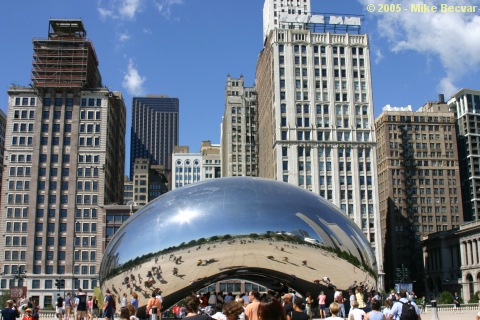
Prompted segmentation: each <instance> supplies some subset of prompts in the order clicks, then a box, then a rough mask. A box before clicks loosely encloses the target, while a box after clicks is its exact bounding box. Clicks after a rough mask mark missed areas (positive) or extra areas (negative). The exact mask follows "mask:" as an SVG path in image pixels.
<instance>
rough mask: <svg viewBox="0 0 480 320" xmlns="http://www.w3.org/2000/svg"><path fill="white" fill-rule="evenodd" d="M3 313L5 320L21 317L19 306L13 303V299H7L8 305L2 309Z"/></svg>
mask: <svg viewBox="0 0 480 320" xmlns="http://www.w3.org/2000/svg"><path fill="white" fill-rule="evenodd" d="M1 313H2V318H3V320H15V318H18V317H20V313H18V310H17V306H16V305H14V304H13V301H12V300H7V304H6V307H5V308H3V309H2V311H1Z"/></svg>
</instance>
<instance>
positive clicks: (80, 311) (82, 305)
mask: <svg viewBox="0 0 480 320" xmlns="http://www.w3.org/2000/svg"><path fill="white" fill-rule="evenodd" d="M77 301H78V302H77V315H76V317H75V320H85V319H86V318H87V294H86V293H85V292H83V291H82V288H78V293H77Z"/></svg>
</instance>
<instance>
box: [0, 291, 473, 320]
mask: <svg viewBox="0 0 480 320" xmlns="http://www.w3.org/2000/svg"><path fill="white" fill-rule="evenodd" d="M330 294H331V293H330ZM417 298H418V297H417V296H416V295H415V293H414V292H410V293H409V292H407V291H405V290H400V291H399V292H395V291H394V290H392V292H391V293H390V294H388V295H387V297H385V298H383V299H382V297H381V296H380V294H379V293H378V292H372V291H370V292H364V290H363V288H362V287H357V288H355V289H350V290H348V293H347V291H345V292H344V291H341V290H336V291H335V293H334V295H333V301H332V297H331V296H327V294H326V293H325V292H324V291H320V292H319V294H318V296H317V297H316V298H314V296H312V294H311V293H310V292H307V293H306V294H305V295H300V294H298V293H296V292H289V293H286V294H280V293H277V292H274V291H270V290H269V291H268V292H266V293H263V294H260V293H259V292H258V291H256V290H251V291H249V292H246V293H244V294H239V295H236V296H234V295H233V294H232V292H228V293H226V294H224V293H222V292H206V293H203V294H192V295H189V296H188V297H187V298H186V299H184V300H183V301H182V302H180V303H179V304H177V305H175V306H173V307H172V308H170V309H168V310H163V298H162V295H161V291H160V290H157V291H154V292H153V293H151V296H150V298H149V299H148V301H147V304H146V309H145V312H146V315H147V319H149V320H161V319H162V317H169V318H171V317H174V318H177V319H187V318H188V319H187V320H207V319H216V320H312V319H313V317H320V318H321V319H334V320H336V318H338V319H347V320H392V319H400V315H401V314H402V312H409V313H410V312H411V313H412V315H413V316H412V319H414V316H415V315H416V317H417V320H421V313H422V312H426V310H425V297H423V298H422V299H419V300H418V301H421V303H420V305H417V304H416V302H415V301H416V300H417ZM329 300H330V301H329ZM116 301H118V303H120V304H121V305H120V308H118V309H117V305H116ZM454 303H455V309H454V311H455V312H460V313H461V309H460V298H459V297H458V294H457V293H455V295H454ZM405 306H407V307H405ZM347 308H348V310H347ZM479 308H480V302H479ZM38 310H39V307H38V306H35V304H34V301H33V299H31V298H30V299H22V300H21V301H20V302H19V306H17V303H16V301H14V300H8V301H7V303H6V307H5V308H3V309H2V310H1V315H2V320H16V319H17V318H21V319H22V320H38V319H39V312H38ZM55 312H56V318H57V319H59V320H71V318H73V320H94V319H95V320H98V318H104V319H105V320H114V317H118V316H120V318H121V319H122V320H138V318H137V312H138V295H137V293H136V292H133V293H132V294H131V298H128V297H127V294H126V293H124V294H123V295H122V297H121V298H118V297H116V296H115V295H113V294H112V293H111V292H110V290H109V289H107V290H106V292H105V296H104V298H103V303H102V304H99V301H98V300H97V298H96V297H95V296H87V295H86V294H85V293H84V292H83V291H82V289H81V288H80V289H78V292H76V293H75V295H73V296H72V295H71V294H70V293H67V294H66V296H64V297H62V296H61V295H60V294H58V296H57V300H56V303H55ZM477 319H480V313H479V316H478V317H477Z"/></svg>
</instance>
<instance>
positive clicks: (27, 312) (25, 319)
mask: <svg viewBox="0 0 480 320" xmlns="http://www.w3.org/2000/svg"><path fill="white" fill-rule="evenodd" d="M22 320H34V319H33V317H32V309H30V308H27V309H26V310H25V315H24V316H23V318H22Z"/></svg>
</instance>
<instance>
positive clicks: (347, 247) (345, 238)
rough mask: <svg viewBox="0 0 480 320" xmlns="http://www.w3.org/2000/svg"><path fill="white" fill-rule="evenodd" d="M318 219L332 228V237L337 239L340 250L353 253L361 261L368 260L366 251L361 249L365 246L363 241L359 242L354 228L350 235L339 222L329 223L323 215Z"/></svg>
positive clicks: (326, 226)
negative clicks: (365, 255)
mask: <svg viewBox="0 0 480 320" xmlns="http://www.w3.org/2000/svg"><path fill="white" fill-rule="evenodd" d="M318 219H319V220H320V221H321V222H322V224H321V225H323V226H325V228H328V229H329V230H330V234H331V235H332V238H333V239H335V240H336V245H337V246H338V247H339V248H340V250H342V251H346V252H348V253H350V254H351V255H353V256H355V257H357V258H358V260H360V261H361V262H365V261H366V259H365V257H364V252H362V251H360V248H363V246H362V244H361V243H358V241H357V239H356V237H355V236H354V235H355V232H354V230H353V229H350V230H351V231H352V233H351V234H352V235H348V234H347V233H346V232H345V230H343V229H342V228H340V226H339V225H338V224H336V223H329V222H327V221H325V220H324V219H322V218H321V217H318ZM364 251H368V250H364ZM372 261H373V260H372Z"/></svg>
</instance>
